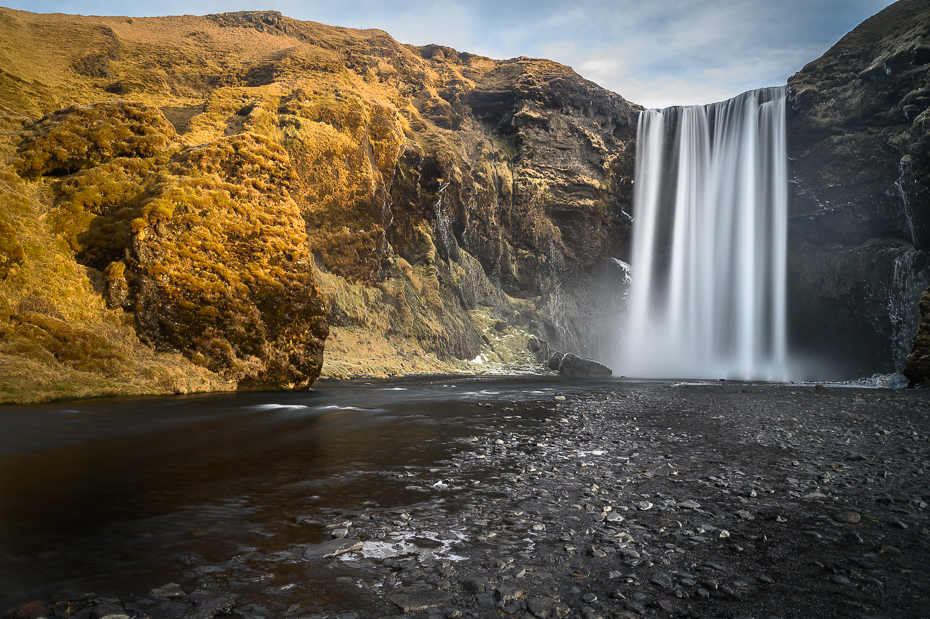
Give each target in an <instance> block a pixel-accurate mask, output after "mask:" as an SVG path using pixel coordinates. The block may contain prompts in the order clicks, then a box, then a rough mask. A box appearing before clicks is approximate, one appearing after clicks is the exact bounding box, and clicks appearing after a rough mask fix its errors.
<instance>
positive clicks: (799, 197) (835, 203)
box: [788, 0, 930, 378]
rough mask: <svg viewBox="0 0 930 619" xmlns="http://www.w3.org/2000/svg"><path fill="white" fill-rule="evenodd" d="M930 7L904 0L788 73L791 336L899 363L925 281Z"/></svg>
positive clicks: (836, 356)
mask: <svg viewBox="0 0 930 619" xmlns="http://www.w3.org/2000/svg"><path fill="white" fill-rule="evenodd" d="M928 41H930V7H928V5H927V3H926V2H921V1H919V0H901V1H899V2H897V3H895V4H893V5H892V6H890V7H888V8H886V9H885V10H883V11H881V12H880V13H878V14H877V15H875V16H874V17H872V18H870V19H868V20H866V21H865V22H863V23H862V24H861V25H859V26H858V27H857V28H856V29H855V30H853V31H852V32H850V33H849V34H848V35H846V36H845V37H843V39H842V40H840V41H839V42H838V43H837V44H836V45H834V46H833V47H832V48H831V49H830V50H829V51H828V52H827V53H826V54H824V55H823V56H822V57H821V58H819V59H818V60H815V61H813V62H811V63H810V64H808V65H807V66H805V67H804V69H803V70H802V71H800V72H799V73H798V74H796V75H795V76H794V77H792V78H791V79H790V80H788V86H789V88H790V90H791V93H790V94H791V100H790V102H789V110H788V145H789V156H790V157H791V159H792V162H791V163H792V170H791V175H792V176H791V182H792V194H793V195H792V203H791V221H790V232H789V238H790V243H791V246H790V249H789V297H790V321H791V331H792V336H793V340H794V346H795V348H800V349H802V350H806V351H807V352H809V353H810V354H812V355H817V356H822V357H825V358H829V359H832V360H834V361H835V362H836V363H838V364H840V365H842V366H843V367H842V370H843V371H844V372H845V374H846V375H847V376H848V377H851V378H854V377H856V375H857V374H859V375H861V374H866V375H869V374H872V373H874V372H892V371H895V370H897V369H900V368H901V367H902V365H903V363H904V358H905V356H906V355H907V352H908V349H909V347H910V342H911V338H912V336H913V334H914V332H915V330H916V329H917V325H918V322H919V316H918V314H917V311H916V307H917V300H918V299H919V297H920V294H921V292H922V291H923V290H924V289H925V288H926V287H927V285H928V284H930V42H928Z"/></svg>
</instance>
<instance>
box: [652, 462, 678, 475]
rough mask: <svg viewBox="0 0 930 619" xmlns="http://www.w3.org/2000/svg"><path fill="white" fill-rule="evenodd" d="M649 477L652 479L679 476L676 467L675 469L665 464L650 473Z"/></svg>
mask: <svg viewBox="0 0 930 619" xmlns="http://www.w3.org/2000/svg"><path fill="white" fill-rule="evenodd" d="M648 475H649V476H650V477H668V476H669V475H678V471H676V470H675V467H673V466H672V465H671V464H668V463H665V464H663V465H662V466H660V467H658V468H655V469H652V470H651V471H649V473H648Z"/></svg>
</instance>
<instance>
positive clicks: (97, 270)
mask: <svg viewBox="0 0 930 619" xmlns="http://www.w3.org/2000/svg"><path fill="white" fill-rule="evenodd" d="M0 33H2V35H3V37H4V40H7V41H11V42H12V43H13V44H12V45H11V46H9V47H7V48H4V49H2V50H0V61H2V62H0V67H2V69H0V105H2V106H3V107H2V108H0V109H2V111H3V114H4V116H3V118H4V125H3V128H4V133H3V149H4V150H3V153H4V159H3V162H2V165H3V174H4V176H3V183H4V185H3V191H5V194H4V200H5V201H6V202H5V203H7V202H8V203H9V204H10V205H11V208H9V209H6V210H5V212H4V215H3V219H2V221H0V277H2V278H3V280H2V282H0V293H2V295H3V298H4V299H5V301H4V303H5V305H4V307H6V306H8V307H9V308H10V309H9V310H6V311H5V312H4V313H3V315H2V316H0V320H2V321H5V322H4V324H5V325H6V327H5V328H6V329H7V331H10V330H16V329H19V331H16V332H17V333H19V334H20V335H17V336H16V337H19V338H20V339H21V340H22V341H27V340H28V341H30V342H32V343H34V344H35V343H37V344H36V345H40V343H41V342H44V341H45V340H43V339H42V338H43V337H44V336H41V335H39V334H37V332H35V330H34V329H33V327H29V329H33V330H32V331H29V333H26V332H25V331H23V329H25V327H22V328H21V327H20V326H16V325H22V324H25V323H24V322H23V320H26V319H24V316H25V315H26V314H25V313H24V312H26V313H28V312H27V310H25V309H19V304H20V302H21V301H22V299H24V298H26V297H27V296H28V293H26V292H24V291H25V290H26V289H28V288H29V287H30V285H31V284H30V285H27V283H26V280H24V279H23V278H24V277H25V278H31V279H29V281H30V282H32V283H33V284H34V285H35V286H34V287H36V288H40V287H41V286H40V285H39V283H40V282H41V281H42V280H41V279H40V278H39V277H38V275H37V273H38V272H39V271H41V270H43V269H44V270H55V269H57V271H55V272H54V274H53V273H51V272H47V273H46V274H45V275H46V277H48V278H49V280H51V281H50V282H49V286H48V287H47V289H46V291H45V292H44V293H43V294H42V296H43V298H46V299H47V300H48V302H49V303H51V304H52V306H54V308H58V309H48V310H47V312H46V313H45V314H41V313H39V315H43V316H52V315H54V314H55V312H56V311H57V312H58V313H59V314H60V316H58V317H55V318H54V319H55V320H59V321H61V322H62V323H63V325H67V326H68V328H71V329H76V330H77V331H80V332H83V331H85V330H86V331H88V332H90V333H96V334H97V335H99V336H100V337H102V338H103V340H105V342H104V343H108V344H107V345H104V343H101V342H97V343H96V344H94V345H93V346H90V345H87V346H85V348H87V349H90V348H93V349H95V350H100V351H106V350H109V348H108V346H109V347H110V348H112V347H116V348H120V347H122V348H120V350H122V349H126V350H132V351H135V352H134V353H133V354H134V355H137V356H138V355H143V354H144V355H149V356H150V358H151V359H152V363H155V364H156V365H157V364H163V365H164V367H172V368H173V369H174V370H175V376H177V377H183V376H188V377H201V378H199V379H198V380H200V382H196V381H195V382H196V384H194V383H192V384H186V383H185V384H180V383H179V384H176V385H175V384H173V385H171V386H168V385H167V383H166V384H164V385H155V384H154V383H153V384H148V385H147V387H145V386H142V387H139V388H138V389H142V390H145V389H146V388H148V390H149V391H155V392H159V391H174V390H193V389H200V388H202V389H214V388H230V386H235V385H238V386H239V387H240V388H243V387H249V388H264V387H280V386H288V385H302V384H308V383H309V382H312V380H313V379H314V378H315V377H316V375H317V374H318V373H319V372H320V371H321V370H320V363H321V362H322V360H323V357H322V356H321V355H322V342H323V339H324V338H325V337H326V333H327V326H326V323H327V322H328V323H329V325H330V326H331V330H332V340H331V344H330V346H329V349H328V351H327V355H326V363H325V366H324V367H323V369H322V371H323V374H324V375H327V373H328V375H332V376H344V375H351V374H358V373H384V374H391V373H406V372H410V371H449V370H463V369H474V370H479V371H480V370H481V369H482V366H483V367H485V368H486V367H487V363H482V364H478V363H471V364H469V360H488V361H489V362H490V361H494V362H496V363H501V364H508V363H510V364H516V365H519V364H521V363H526V362H528V361H529V359H530V358H529V353H528V351H525V350H524V349H523V348H522V347H519V348H513V347H511V346H510V345H509V344H505V343H504V342H510V341H512V340H514V339H515V338H518V339H519V338H522V337H525V335H526V334H527V333H528V332H529V331H530V330H533V331H534V332H540V333H541V334H543V335H546V336H547V337H548V338H549V339H553V340H558V339H559V338H563V339H567V340H569V341H566V342H564V344H563V346H564V348H566V349H569V350H577V351H578V352H581V353H586V354H590V352H589V351H588V350H587V348H588V347H589V346H590V345H591V343H592V342H596V341H598V340H603V339H604V338H603V333H602V332H601V331H599V329H600V325H599V324H598V320H597V318H596V316H595V312H594V311H593V309H592V308H595V307H597V306H598V303H599V302H600V301H599V300H598V299H600V296H603V295H602V293H601V292H600V291H599V289H598V286H597V285H596V284H597V283H598V282H599V281H600V280H601V279H602V275H603V273H604V272H605V269H608V270H609V265H608V266H605V264H607V263H609V261H607V263H605V258H606V257H613V258H624V257H625V252H626V245H625V244H626V241H627V236H628V232H629V221H630V214H629V213H630V211H631V208H630V202H631V196H630V193H631V183H632V167H633V149H632V146H631V140H632V136H633V132H632V128H631V125H632V121H633V115H634V113H635V111H636V109H637V108H636V107H635V106H632V105H630V104H629V103H628V102H626V101H625V100H623V99H622V98H621V97H619V96H617V95H614V94H612V93H609V92H607V91H605V90H603V89H601V88H599V87H597V86H596V85H595V84H592V83H590V82H587V81H586V80H583V79H582V78H580V77H579V76H578V75H577V74H575V73H574V72H573V71H571V69H569V68H567V67H564V66H561V65H558V64H556V63H552V62H548V61H544V60H533V59H528V58H517V59H512V60H506V61H495V60H491V59H488V58H482V57H479V56H474V55H471V54H466V53H460V52H457V51H455V50H452V49H449V48H445V47H440V46H435V45H431V46H426V47H420V48H417V47H412V46H406V45H402V44H400V43H398V42H396V41H394V40H393V39H391V38H390V37H389V36H388V35H387V34H385V33H383V32H380V31H375V30H369V31H357V30H351V29H344V28H334V27H328V26H323V25H320V24H314V23H309V22H299V21H295V20H291V19H288V18H286V17H283V16H281V15H280V14H278V13H274V12H244V13H229V14H222V15H211V16H206V17H171V18H141V19H140V18H119V17H112V18H100V17H77V16H63V15H36V14H31V13H26V12H20V11H13V10H9V9H0ZM89 50H93V51H89ZM13 205H20V206H19V207H17V208H20V210H21V211H22V213H24V214H20V215H17V214H16V213H17V212H19V211H17V208H13ZM24 235H26V236H24ZM30 236H31V237H33V238H41V239H42V242H43V243H44V244H46V245H47V246H48V250H47V251H45V252H44V253H41V254H39V253H36V251H34V250H33V248H32V247H31V246H29V245H28V243H26V242H25V240H26V239H27V237H30ZM53 263H54V264H57V265H58V266H52V265H53ZM17 278H19V279H17ZM608 280H610V278H609V277H608ZM611 281H612V280H611ZM64 285H68V286H71V287H75V288H80V289H81V290H82V292H81V293H80V295H78V294H77V293H76V292H75V293H68V294H64V293H56V292H53V291H54V289H55V287H56V286H64ZM317 285H319V287H320V292H317V288H316V286H317ZM614 292H615V293H616V294H620V292H619V291H614ZM76 295H77V296H76ZM81 295H83V296H81ZM79 297H80V298H79ZM85 297H86V298H85ZM39 303H40V305H41V303H42V302H39ZM88 303H93V304H95V305H94V307H95V309H94V312H93V313H92V314H93V315H91V314H88V313H86V312H85V313H76V312H75V311H72V308H74V307H77V306H79V305H81V304H85V305H86V304H88ZM585 310H587V313H586V311H585ZM32 314H36V312H32ZM32 314H30V315H32ZM43 320H44V319H43ZM107 321H109V322H112V323H113V324H114V325H116V326H114V329H118V330H119V332H118V333H116V332H115V331H114V332H113V333H109V332H107V331H106V330H101V329H99V328H97V325H98V324H99V323H102V322H107ZM26 322H28V320H27V321H26ZM36 322H41V321H39V319H35V320H34V321H33V322H29V323H28V324H30V325H33V326H35V323H36ZM43 324H44V325H45V327H42V328H51V327H50V326H49V325H50V324H51V323H49V322H48V321H45V322H43ZM56 324H57V323H56ZM108 324H109V323H108ZM130 325H132V327H133V328H134V331H135V333H133V332H132V331H131V330H130ZM488 325H494V327H493V329H492V330H491V331H490V332H489V331H488V328H489V327H488ZM10 332H12V331H10ZM489 333H490V334H491V335H490V336H489ZM30 334H32V335H30ZM30 338H31V339H30ZM9 341H11V340H9V339H4V340H3V343H4V344H6V343H8V342H9ZM98 344H99V345H98ZM49 346H51V344H49ZM511 348H513V350H511ZM7 350H8V351H9V352H8V353H5V354H8V355H9V357H8V361H9V362H10V363H20V361H19V360H18V359H19V357H17V355H18V354H19V353H17V352H16V349H15V348H9V347H8V348H7ZM155 351H159V352H155ZM177 353H180V354H181V355H183V359H184V360H183V361H178V358H179V357H178V354H177ZM100 354H101V355H104V354H108V353H105V352H101V353H100ZM62 355H63V353H62ZM127 355H128V353H124V354H123V356H127ZM521 355H522V356H521ZM59 356H61V355H59ZM79 356H80V355H79ZM130 356H131V355H130ZM66 357H67V355H64V356H61V358H62V359H65V358H66ZM67 358H70V357H67ZM107 358H116V357H113V356H112V355H111V357H107ZM140 358H141V357H140ZM169 358H170V361H168V359H169ZM61 362H62V361H61V360H60V359H59V360H58V361H56V363H59V365H60V364H61ZM69 363H72V365H75V364H76V365H75V367H77V366H80V367H82V368H87V367H90V366H87V365H86V364H84V362H83V361H73V362H71V361H69ZM108 363H110V362H108ZM82 364H83V365H82ZM112 364H113V365H114V367H117V366H119V367H120V368H122V367H123V365H119V364H118V363H117V362H115V361H113V362H112ZM124 365H125V364H124ZM69 367H71V366H69ZM159 367H161V366H159ZM126 368H127V369H126V370H125V372H124V373H123V374H119V372H123V370H119V372H117V371H116V370H107V371H110V372H111V374H112V373H113V372H116V374H114V376H116V375H117V374H118V375H119V376H123V377H124V379H126V380H128V377H133V376H137V375H141V374H139V373H138V372H137V371H136V369H133V366H132V363H129V364H128V365H126ZM327 368H328V369H327ZM81 371H84V370H81ZM87 371H89V372H91V373H92V372H93V371H92V370H87ZM101 372H102V370H101ZM101 375H102V374H101ZM24 376H25V374H24ZM95 376H96V375H95ZM69 380H72V382H74V384H76V385H77V384H90V382H89V381H90V378H88V377H79V378H73V377H72V379H69ZM26 382H28V381H26ZM182 382H183V381H182ZM144 383H145V381H142V382H140V383H139V385H143V384H144ZM25 384H26V383H25V382H24V383H23V385H20V387H17V389H21V390H28V387H26V386H25ZM120 389H123V390H124V391H125V392H135V391H133V389H136V388H135V387H132V388H130V387H124V388H123V387H121V388H115V389H114V390H112V392H120ZM138 389H136V390H137V391H138ZM4 390H5V391H6V392H9V393H12V387H9V388H7V387H4ZM103 391H104V390H102V389H99V388H97V387H92V386H91V387H87V389H86V390H85V391H81V393H95V392H103ZM23 393H25V391H23ZM62 395H67V394H62ZM4 397H5V398H6V399H11V398H13V396H9V395H5V396H4ZM30 397H35V398H45V397H54V394H53V395H49V394H47V393H44V392H43V393H38V392H36V394H35V395H33V396H28V395H22V396H21V397H20V399H28V398H30ZM13 399H15V398H13Z"/></svg>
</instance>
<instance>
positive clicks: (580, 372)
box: [559, 353, 613, 378]
mask: <svg viewBox="0 0 930 619" xmlns="http://www.w3.org/2000/svg"><path fill="white" fill-rule="evenodd" d="M559 374H561V375H563V376H574V377H578V378H584V377H596V376H610V375H611V374H613V372H612V371H611V369H610V368H609V367H607V366H606V365H604V364H603V363H598V362H597V361H595V360H594V359H585V358H584V357H579V356H577V355H573V354H572V353H566V354H565V355H563V356H562V359H561V361H560V362H559Z"/></svg>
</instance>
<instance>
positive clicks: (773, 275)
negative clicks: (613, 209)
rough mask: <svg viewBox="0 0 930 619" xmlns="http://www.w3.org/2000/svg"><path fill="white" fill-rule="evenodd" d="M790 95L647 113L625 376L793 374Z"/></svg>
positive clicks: (639, 161)
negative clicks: (788, 303) (788, 308)
mask: <svg viewBox="0 0 930 619" xmlns="http://www.w3.org/2000/svg"><path fill="white" fill-rule="evenodd" d="M785 96H786V89H785V88H784V87H781V88H764V89H760V90H754V91H750V92H747V93H743V94H742V95H739V96H738V97H735V98H733V99H730V100H728V101H724V102H721V103H714V104H711V105H700V106H690V107H672V108H667V109H663V110H647V111H645V112H642V113H641V114H640V117H639V127H638V133H637V152H636V189H635V196H634V213H635V221H634V227H633V255H632V260H631V266H632V271H633V275H632V288H631V294H630V311H629V314H628V318H627V322H626V324H625V328H624V342H623V347H622V351H621V353H620V359H619V360H618V361H617V363H618V365H619V367H620V371H621V373H622V374H625V375H627V376H652V377H690V378H712V379H713V378H739V379H762V380H787V379H788V378H789V376H788V369H787V368H788V364H787V359H786V358H787V351H786V344H785V342H786V318H785V316H786V312H785V295H786V286H787V282H786V267H785V264H786V251H787V249H786V245H787V208H788V207H787V203H788V175H787V163H788V159H787V150H786V139H785Z"/></svg>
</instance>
